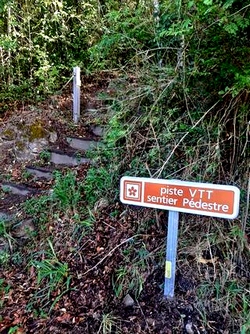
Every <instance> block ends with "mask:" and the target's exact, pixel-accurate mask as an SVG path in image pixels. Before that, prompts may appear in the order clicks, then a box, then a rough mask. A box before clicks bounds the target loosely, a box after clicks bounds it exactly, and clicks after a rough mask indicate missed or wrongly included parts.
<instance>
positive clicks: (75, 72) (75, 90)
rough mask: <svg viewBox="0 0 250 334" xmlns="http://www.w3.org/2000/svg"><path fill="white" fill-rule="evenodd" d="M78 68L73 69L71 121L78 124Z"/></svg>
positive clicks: (79, 81)
mask: <svg viewBox="0 0 250 334" xmlns="http://www.w3.org/2000/svg"><path fill="white" fill-rule="evenodd" d="M80 87H81V77H80V67H74V69H73V121H74V123H78V121H79V119H80Z"/></svg>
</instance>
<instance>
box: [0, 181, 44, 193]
mask: <svg viewBox="0 0 250 334" xmlns="http://www.w3.org/2000/svg"><path fill="white" fill-rule="evenodd" d="M1 188H2V190H3V191H4V192H6V193H11V194H13V195H19V196H29V195H32V194H36V193H38V191H37V189H34V188H30V187H27V186H25V185H23V184H15V183H11V182H2V183H1Z"/></svg>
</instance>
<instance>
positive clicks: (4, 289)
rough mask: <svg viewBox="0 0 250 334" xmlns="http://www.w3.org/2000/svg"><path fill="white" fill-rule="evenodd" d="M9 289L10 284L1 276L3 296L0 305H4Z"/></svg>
mask: <svg viewBox="0 0 250 334" xmlns="http://www.w3.org/2000/svg"><path fill="white" fill-rule="evenodd" d="M9 291H10V285H9V284H6V282H5V280H4V279H3V278H0V296H1V299H0V307H2V306H3V304H4V300H5V297H6V295H8V293H9Z"/></svg>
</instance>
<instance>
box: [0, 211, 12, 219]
mask: <svg viewBox="0 0 250 334" xmlns="http://www.w3.org/2000/svg"><path fill="white" fill-rule="evenodd" d="M12 219H13V215H12V214H10V213H8V212H5V211H0V221H10V220H12Z"/></svg>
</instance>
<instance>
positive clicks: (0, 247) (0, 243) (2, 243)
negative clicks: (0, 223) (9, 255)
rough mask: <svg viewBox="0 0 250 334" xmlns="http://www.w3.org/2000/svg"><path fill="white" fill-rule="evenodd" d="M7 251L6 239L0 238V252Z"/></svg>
mask: <svg viewBox="0 0 250 334" xmlns="http://www.w3.org/2000/svg"><path fill="white" fill-rule="evenodd" d="M8 250H9V243H8V240H7V239H6V238H3V237H1V238H0V252H6V251H8Z"/></svg>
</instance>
